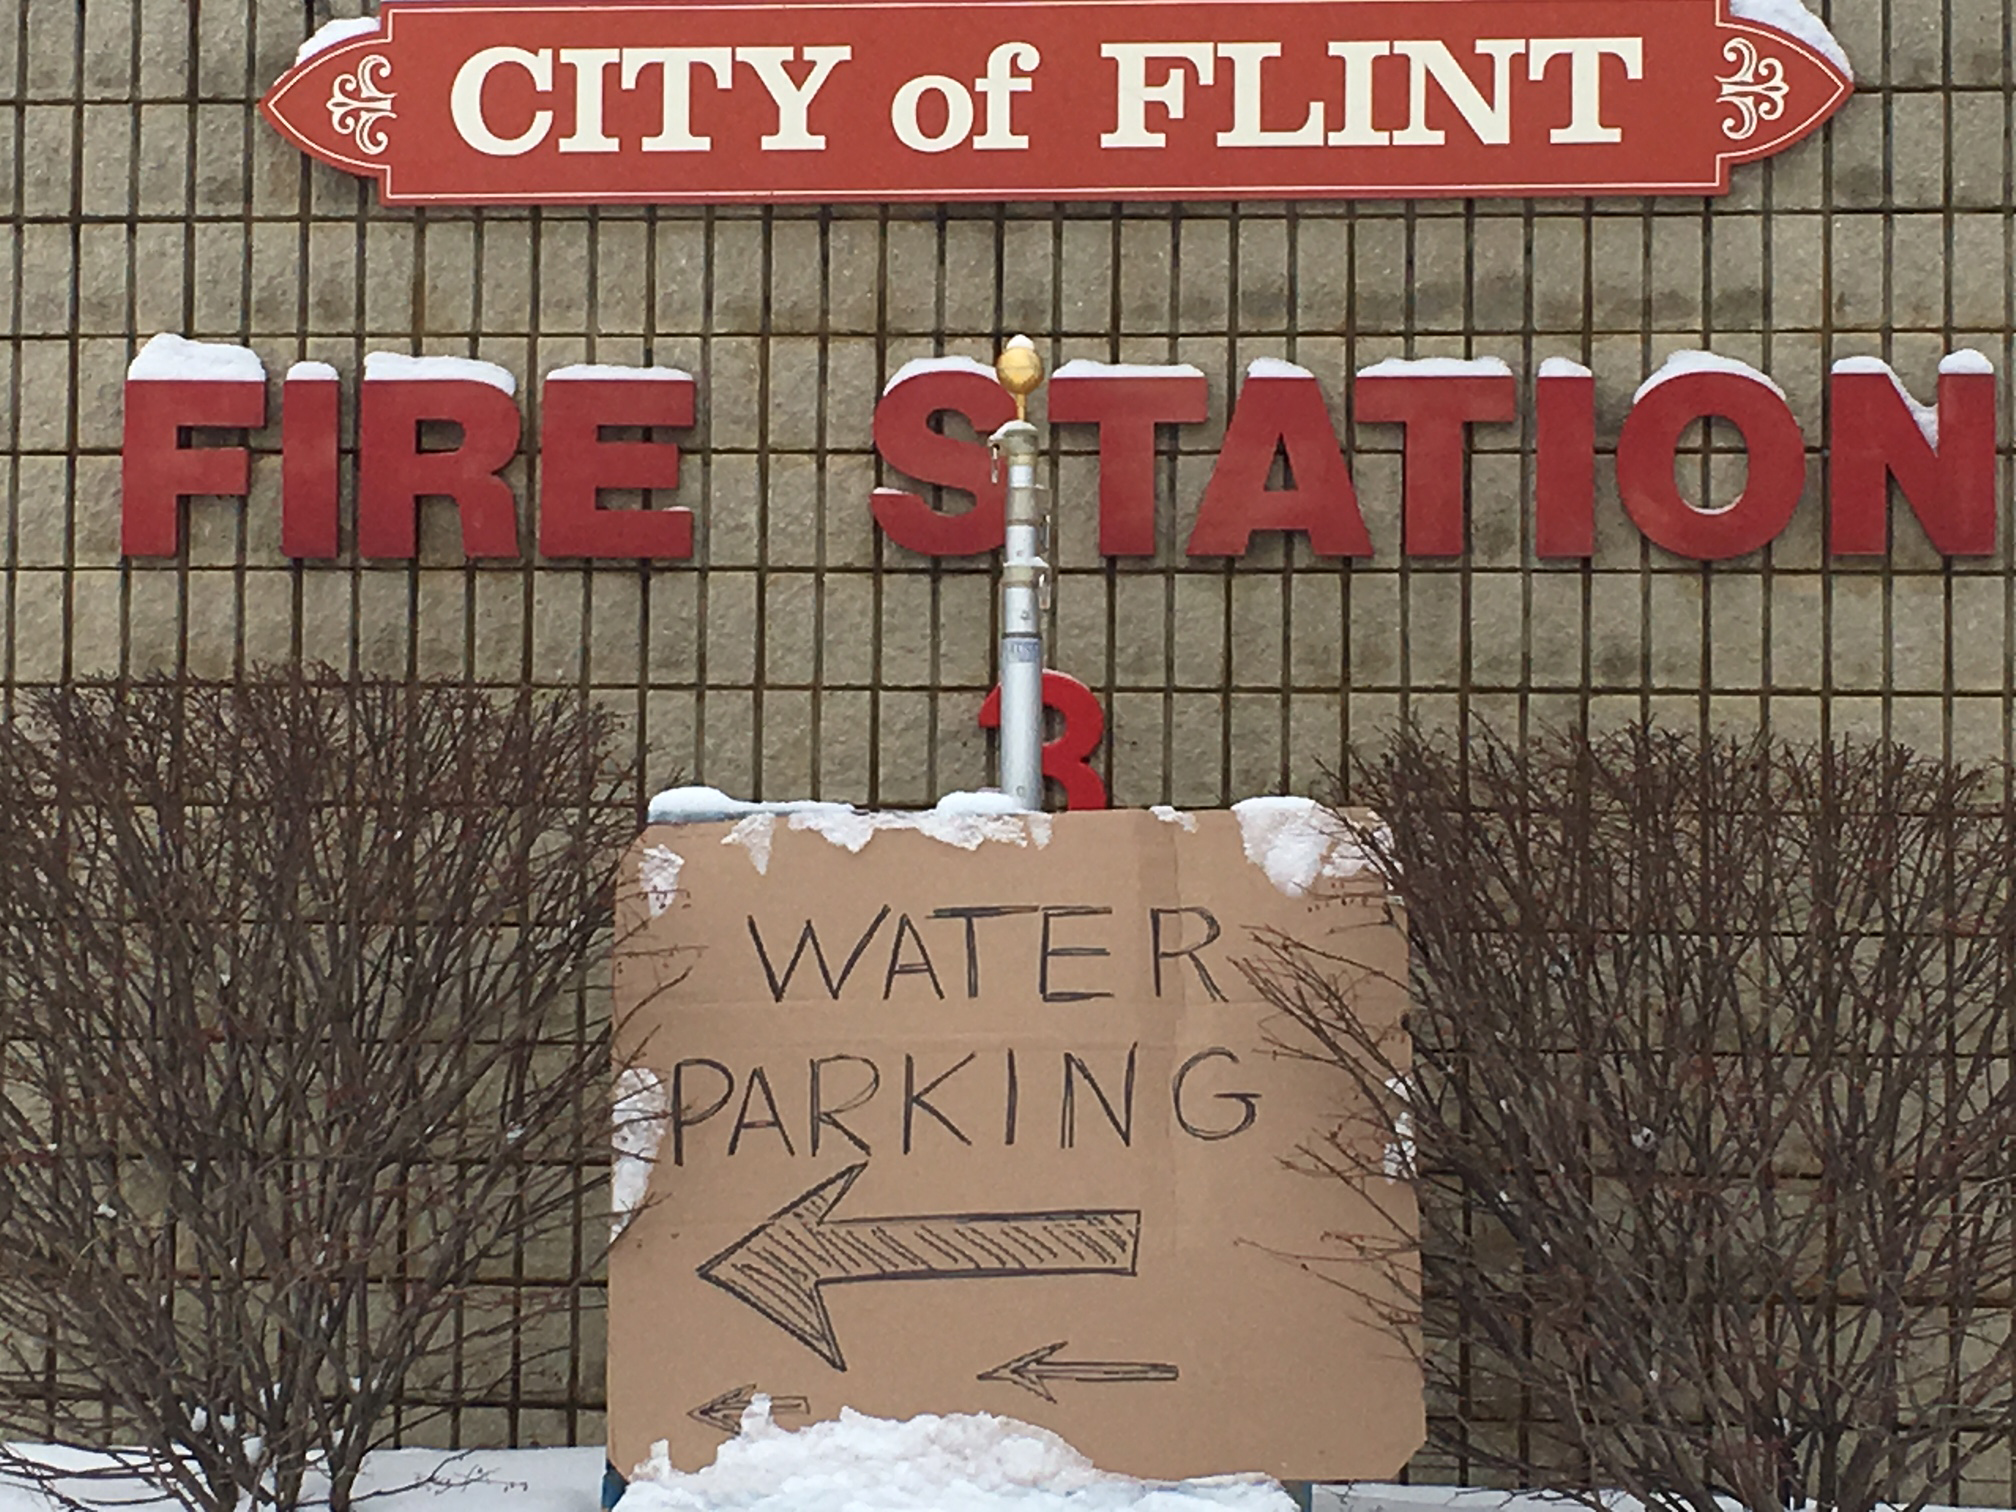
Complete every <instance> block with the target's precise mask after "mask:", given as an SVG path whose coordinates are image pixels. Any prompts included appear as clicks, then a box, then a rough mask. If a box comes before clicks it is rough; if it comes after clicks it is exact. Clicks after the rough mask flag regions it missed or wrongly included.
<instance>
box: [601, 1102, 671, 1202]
mask: <svg viewBox="0 0 2016 1512" xmlns="http://www.w3.org/2000/svg"><path fill="white" fill-rule="evenodd" d="M671 1110H672V1104H671V1101H670V1099H668V1098H667V1097H666V1095H665V1083H664V1081H663V1079H662V1078H660V1077H659V1075H658V1073H657V1072H656V1071H652V1070H650V1069H648V1068H647V1067H643V1066H632V1067H630V1068H629V1069H628V1070H626V1071H625V1072H624V1073H623V1074H622V1075H621V1076H619V1077H617V1078H616V1103H615V1108H614V1119H613V1124H614V1127H613V1129H612V1132H611V1143H612V1144H613V1146H614V1150H615V1161H614V1163H613V1165H612V1167H611V1169H610V1172H609V1214H610V1217H609V1237H610V1238H611V1239H612V1240H614V1239H620V1238H621V1237H622V1236H623V1230H624V1229H626V1228H628V1227H629V1226H630V1220H631V1219H633V1218H635V1217H636V1216H637V1211H638V1209H640V1208H641V1207H643V1206H644V1194H645V1193H646V1192H648V1191H649V1190H650V1189H651V1168H652V1166H654V1165H656V1164H657V1162H658V1142H659V1141H660V1140H661V1139H663V1138H664V1136H665V1117H666V1115H667V1114H668V1113H670V1112H671Z"/></svg>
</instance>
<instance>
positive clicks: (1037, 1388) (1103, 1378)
mask: <svg viewBox="0 0 2016 1512" xmlns="http://www.w3.org/2000/svg"><path fill="white" fill-rule="evenodd" d="M1069 1347H1070V1340H1068V1339H1059V1340H1058V1341H1057V1342H1056V1343H1055V1344H1045V1345H1044V1346H1043V1347H1042V1348H1041V1349H1032V1350H1030V1351H1029V1353H1027V1354H1025V1355H1017V1356H1016V1357H1015V1358H1014V1359H1012V1360H1010V1361H1009V1362H1008V1363H1007V1364H1005V1365H996V1366H995V1367H994V1368H993V1369H992V1370H983V1371H981V1372H980V1375H979V1377H978V1379H980V1380H982V1381H1011V1382H1013V1383H1014V1384H1015V1385H1017V1386H1020V1387H1021V1388H1022V1389H1023V1390H1024V1391H1033V1392H1035V1393H1036V1395H1038V1396H1040V1397H1041V1398H1043V1400H1044V1401H1046V1402H1054V1401H1056V1400H1057V1393H1055V1392H1054V1391H1052V1390H1051V1389H1050V1383H1051V1382H1052V1381H1077V1382H1081V1383H1084V1384H1087V1385H1119V1384H1124V1383H1132V1382H1135V1381H1177V1380H1181V1379H1182V1372H1181V1371H1180V1370H1178V1369H1177V1368H1176V1367H1175V1366H1174V1365H1158V1364H1151V1363H1149V1362H1148V1361H1146V1360H1060V1359H1058V1358H1057V1355H1058V1354H1060V1353H1061V1352H1063V1351H1064V1350H1065V1349H1067V1348H1069Z"/></svg>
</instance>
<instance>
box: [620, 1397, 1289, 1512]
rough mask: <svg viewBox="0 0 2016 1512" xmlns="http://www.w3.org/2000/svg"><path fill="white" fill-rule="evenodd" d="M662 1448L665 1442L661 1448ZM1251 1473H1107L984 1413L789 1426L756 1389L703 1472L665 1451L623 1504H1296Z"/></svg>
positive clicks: (1235, 1511)
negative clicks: (681, 1465)
mask: <svg viewBox="0 0 2016 1512" xmlns="http://www.w3.org/2000/svg"><path fill="white" fill-rule="evenodd" d="M661 1447H662V1446H661ZM1293 1507H1294V1503H1293V1502H1292V1501H1291V1500H1290V1499H1289V1497H1288V1495H1287V1493H1286V1492H1284V1491H1283V1490H1282V1489H1281V1487H1280V1486H1278V1485H1277V1484H1275V1482H1273V1481H1271V1480H1269V1479H1267V1478H1266V1477H1265V1476H1258V1475H1224V1476H1214V1477H1212V1478H1211V1479H1209V1480H1196V1481H1179V1482H1158V1481H1138V1480H1134V1479H1131V1478H1130V1477H1127V1476H1123V1475H1108V1474H1106V1473H1105V1472H1104V1471H1101V1470H1099V1469H1097V1468H1096V1467H1094V1465H1093V1464H1092V1462H1091V1461H1090V1460H1088V1459H1086V1458H1085V1456H1084V1455H1082V1454H1080V1453H1079V1452H1078V1451H1077V1450H1075V1449H1073V1448H1072V1447H1071V1446H1070V1445H1069V1444H1067V1443H1065V1442H1064V1440H1063V1439H1061V1438H1059V1437H1058V1436H1057V1435H1056V1434H1054V1433H1052V1432H1050V1431H1049V1430H1048V1429H1045V1428H1033V1427H1031V1426H1029V1425H1028V1424H1027V1423H1018V1422H1016V1421H1015V1420H1014V1419H1012V1418H1000V1417H994V1416H992V1415H990V1414H987V1413H974V1414H960V1415H956V1416H946V1417H933V1416H928V1415H927V1416H923V1417H915V1418H911V1419H909V1420H908V1421H906V1422H897V1421H893V1420H891V1419H888V1418H877V1417H868V1416H866V1415H865V1414H862V1413H858V1412H853V1411H848V1410H843V1411H842V1412H841V1414H840V1417H839V1418H838V1420H836V1421H833V1422H826V1423H813V1424H811V1425H809V1426H808V1427H805V1428H800V1429H797V1430H795V1431H793V1430H789V1429H785V1428H781V1427H779V1426H778V1425H777V1424H775V1423H773V1422H772V1421H771V1419H770V1402H769V1399H768V1398H767V1397H762V1396H759V1397H757V1398H756V1400H755V1401H754V1402H753V1403H751V1405H750V1407H749V1409H748V1410H747V1411H746V1412H744V1413H743V1414H742V1432H741V1434H740V1435H739V1436H738V1437H736V1438H733V1439H731V1440H729V1441H728V1442H727V1443H725V1444H723V1445H722V1446H721V1450H720V1453H719V1454H717V1455H716V1456H715V1459H714V1463H713V1464H711V1465H709V1466H707V1467H706V1468H705V1469H704V1470H699V1471H695V1472H692V1473H690V1474H689V1473H687V1472H685V1471H681V1470H677V1469H675V1468H673V1466H672V1465H671V1464H670V1463H669V1462H668V1461H667V1460H666V1459H665V1458H664V1456H663V1455H662V1454H660V1455H656V1456H654V1457H653V1458H652V1459H651V1460H649V1461H647V1462H646V1463H644V1464H642V1465H639V1466H638V1467H637V1473H636V1474H635V1475H634V1476H633V1477H632V1479H631V1483H630V1489H629V1490H628V1491H627V1492H625V1493H624V1496H623V1505H622V1512H1208V1509H1213V1508H1219V1509H1227V1512H1292V1509H1293Z"/></svg>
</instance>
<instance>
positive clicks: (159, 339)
mask: <svg viewBox="0 0 2016 1512" xmlns="http://www.w3.org/2000/svg"><path fill="white" fill-rule="evenodd" d="M126 378H127V381H128V382H131V383H177V382H185V383H186V382H189V381H191V380H195V381H198V382H213V383H264V382H265V381H266V364H265V363H263V362H261V361H260V360H259V354H258V353H257V352H255V351H253V350H252V349H251V348H250V347H242V346H234V345H232V344H231V343H229V342H223V341H191V340H189V339H188V338H187V337H186V336H177V335H175V334H173V333H172V332H168V331H163V332H162V333H161V334H160V335H158V336H153V337H150V338H148V341H147V344H146V345H145V346H143V347H142V348H140V350H139V352H138V353H136V354H135V355H134V358H133V361H132V362H131V364H129V365H128V367H127V369H126Z"/></svg>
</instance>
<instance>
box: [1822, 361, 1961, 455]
mask: <svg viewBox="0 0 2016 1512" xmlns="http://www.w3.org/2000/svg"><path fill="white" fill-rule="evenodd" d="M1832 371H1834V372H1836V373H1881V374H1882V375H1883V376H1884V377H1885V378H1888V379H1889V380H1890V386H1891V387H1892V388H1894V389H1895V390H1897V397H1898V398H1900V399H1902V400H1903V401H1904V407H1905V408H1906V409H1908V410H1910V411H1911V418H1912V419H1913V420H1915V421H1917V422H1918V433H1919V434H1920V435H1921V436H1923V437H1924V438H1925V439H1926V440H1927V441H1929V442H1931V444H1932V445H1934V446H1937V445H1938V444H1939V406H1938V405H1936V404H1920V403H1919V402H1918V401H1917V400H1916V399H1914V398H1912V397H1911V390H1909V389H1907V388H1906V387H1904V380H1903V379H1902V378H1899V377H1898V376H1897V371H1896V369H1894V368H1893V367H1891V366H1890V364H1889V363H1887V362H1885V361H1884V360H1883V359H1882V358H1880V357H1843V358H1840V359H1839V360H1838V361H1836V362H1835V364H1834V366H1833V369H1832Z"/></svg>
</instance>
